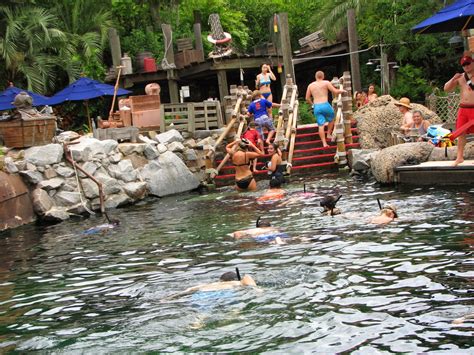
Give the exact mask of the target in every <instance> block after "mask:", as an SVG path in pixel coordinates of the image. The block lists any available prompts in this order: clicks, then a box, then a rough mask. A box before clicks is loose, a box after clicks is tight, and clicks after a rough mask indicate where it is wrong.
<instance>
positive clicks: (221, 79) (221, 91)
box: [217, 69, 229, 102]
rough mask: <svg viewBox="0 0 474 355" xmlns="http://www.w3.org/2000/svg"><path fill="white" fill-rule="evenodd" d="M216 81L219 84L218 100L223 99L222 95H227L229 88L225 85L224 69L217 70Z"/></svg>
mask: <svg viewBox="0 0 474 355" xmlns="http://www.w3.org/2000/svg"><path fill="white" fill-rule="evenodd" d="M217 83H218V85H219V100H220V101H221V102H223V101H224V96H227V95H229V89H228V86H227V73H226V71H225V70H224V69H221V70H218V71H217Z"/></svg>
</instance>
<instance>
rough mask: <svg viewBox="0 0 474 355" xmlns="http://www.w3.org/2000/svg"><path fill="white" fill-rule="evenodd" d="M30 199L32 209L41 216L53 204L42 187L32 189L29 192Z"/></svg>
mask: <svg viewBox="0 0 474 355" xmlns="http://www.w3.org/2000/svg"><path fill="white" fill-rule="evenodd" d="M31 199H32V200H33V209H34V210H35V212H36V213H37V214H39V215H41V216H42V215H44V214H45V213H46V212H47V211H49V210H50V209H51V208H53V206H54V201H53V199H52V198H51V197H49V195H48V193H47V192H46V191H44V190H42V189H34V190H33V192H32V193H31Z"/></svg>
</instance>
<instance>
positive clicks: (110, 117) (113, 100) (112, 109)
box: [109, 65, 123, 121]
mask: <svg viewBox="0 0 474 355" xmlns="http://www.w3.org/2000/svg"><path fill="white" fill-rule="evenodd" d="M116 68H117V69H118V74H117V80H116V81H115V87H114V97H113V99H112V107H111V108H110V112H109V121H110V120H112V114H113V113H114V106H115V98H116V97H117V91H118V87H119V81H120V74H121V73H122V68H123V66H121V65H120V66H117V67H116Z"/></svg>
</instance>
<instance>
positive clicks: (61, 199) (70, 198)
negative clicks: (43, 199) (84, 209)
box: [54, 191, 81, 206]
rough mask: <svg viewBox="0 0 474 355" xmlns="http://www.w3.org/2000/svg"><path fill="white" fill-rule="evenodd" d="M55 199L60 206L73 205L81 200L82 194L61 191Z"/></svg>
mask: <svg viewBox="0 0 474 355" xmlns="http://www.w3.org/2000/svg"><path fill="white" fill-rule="evenodd" d="M54 199H55V201H56V204H57V205H58V206H72V205H75V204H78V203H79V202H81V195H80V194H79V192H69V191H59V192H58V193H57V194H56V195H54Z"/></svg>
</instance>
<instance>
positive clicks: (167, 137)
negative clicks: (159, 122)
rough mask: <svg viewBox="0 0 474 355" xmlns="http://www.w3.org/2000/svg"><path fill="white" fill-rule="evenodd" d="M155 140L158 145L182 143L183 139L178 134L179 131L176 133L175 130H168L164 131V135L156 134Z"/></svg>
mask: <svg viewBox="0 0 474 355" xmlns="http://www.w3.org/2000/svg"><path fill="white" fill-rule="evenodd" d="M155 140H156V141H157V142H158V143H162V144H170V143H173V142H183V141H184V138H183V136H182V135H181V133H179V131H177V130H176V129H170V130H169V131H166V132H164V133H160V134H157V135H156V136H155Z"/></svg>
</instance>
